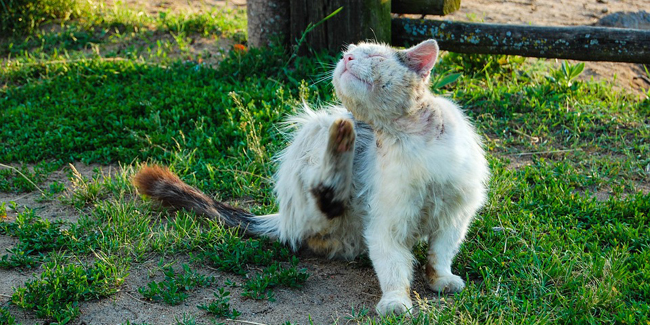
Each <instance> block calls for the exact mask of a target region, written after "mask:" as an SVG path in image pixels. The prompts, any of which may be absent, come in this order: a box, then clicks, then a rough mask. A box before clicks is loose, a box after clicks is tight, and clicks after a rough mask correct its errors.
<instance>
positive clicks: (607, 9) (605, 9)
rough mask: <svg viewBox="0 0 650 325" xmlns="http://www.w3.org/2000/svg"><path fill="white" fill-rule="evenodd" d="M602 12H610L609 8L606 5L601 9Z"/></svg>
mask: <svg viewBox="0 0 650 325" xmlns="http://www.w3.org/2000/svg"><path fill="white" fill-rule="evenodd" d="M601 12H602V13H604V14H606V13H608V12H609V8H607V7H605V8H603V9H602V10H601Z"/></svg>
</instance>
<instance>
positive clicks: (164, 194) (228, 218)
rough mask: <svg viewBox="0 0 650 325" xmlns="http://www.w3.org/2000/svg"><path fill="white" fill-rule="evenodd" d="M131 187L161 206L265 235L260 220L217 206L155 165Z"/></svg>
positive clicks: (202, 194)
mask: <svg viewBox="0 0 650 325" xmlns="http://www.w3.org/2000/svg"><path fill="white" fill-rule="evenodd" d="M133 184H134V185H135V187H136V188H137V189H138V191H139V192H140V194H144V195H146V196H148V197H150V198H152V199H154V200H156V201H158V202H160V203H161V204H162V205H163V206H165V207H168V208H172V209H181V208H182V209H186V210H189V211H193V212H195V213H197V214H201V215H204V216H206V217H208V218H217V219H219V220H221V221H222V222H223V223H224V225H226V226H228V227H240V229H242V230H244V231H246V232H247V233H248V234H252V235H260V234H262V233H265V232H266V231H263V230H262V229H260V227H259V226H260V225H259V221H260V219H258V218H255V215H253V214H252V213H250V212H248V211H246V210H243V209H240V208H235V207H233V206H230V205H228V204H225V203H222V202H219V201H217V200H215V199H213V198H211V197H209V196H207V195H205V194H204V193H203V192H201V191H199V190H198V189H196V188H193V187H191V186H189V185H187V184H185V182H183V181H182V180H181V179H180V178H178V176H176V175H175V174H174V173H172V172H171V171H170V170H169V169H167V168H165V167H161V166H157V165H151V166H144V167H142V169H140V171H139V172H138V173H137V174H136V175H135V176H134V177H133Z"/></svg>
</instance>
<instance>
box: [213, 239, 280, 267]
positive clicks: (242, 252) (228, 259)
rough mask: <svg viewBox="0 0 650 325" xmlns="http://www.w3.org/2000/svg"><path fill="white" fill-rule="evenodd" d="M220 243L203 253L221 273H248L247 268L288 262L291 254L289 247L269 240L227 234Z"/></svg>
mask: <svg viewBox="0 0 650 325" xmlns="http://www.w3.org/2000/svg"><path fill="white" fill-rule="evenodd" d="M219 241H220V242H218V243H214V244H210V245H209V246H208V247H206V250H205V252H204V253H203V258H204V260H207V261H210V262H212V264H213V265H214V266H215V267H216V268H217V269H219V270H220V271H225V272H230V273H234V274H237V275H245V274H247V273H248V270H247V266H248V265H255V266H267V265H270V264H271V263H272V262H273V261H275V260H280V261H286V260H288V259H289V257H290V254H289V250H288V249H287V247H285V246H282V245H281V244H279V243H277V242H271V241H269V240H268V239H265V238H261V239H248V240H244V239H242V238H241V237H239V236H237V235H236V234H233V233H231V232H225V233H224V234H223V237H222V238H219Z"/></svg>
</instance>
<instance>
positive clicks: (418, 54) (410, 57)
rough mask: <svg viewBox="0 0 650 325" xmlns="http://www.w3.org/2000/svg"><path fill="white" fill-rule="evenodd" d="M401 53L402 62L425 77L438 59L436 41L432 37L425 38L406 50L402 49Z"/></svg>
mask: <svg viewBox="0 0 650 325" xmlns="http://www.w3.org/2000/svg"><path fill="white" fill-rule="evenodd" d="M403 53H404V56H403V57H404V61H405V62H404V63H405V64H406V65H407V66H408V67H409V69H411V70H413V71H415V72H416V73H417V74H418V75H420V76H421V77H423V78H426V77H428V76H429V74H430V73H431V69H433V65H434V64H435V63H436V60H437V59H438V43H437V42H436V41H435V40H432V39H430V40H426V41H424V42H422V43H420V44H418V45H416V46H413V47H411V48H410V49H408V50H404V51H403Z"/></svg>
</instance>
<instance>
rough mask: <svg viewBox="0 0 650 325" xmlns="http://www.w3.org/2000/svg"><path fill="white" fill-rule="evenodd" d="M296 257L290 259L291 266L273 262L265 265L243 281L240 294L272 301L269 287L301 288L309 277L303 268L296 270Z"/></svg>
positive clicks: (272, 297) (271, 292)
mask: <svg viewBox="0 0 650 325" xmlns="http://www.w3.org/2000/svg"><path fill="white" fill-rule="evenodd" d="M297 266H298V259H297V258H296V257H293V258H292V259H291V266H290V267H289V268H285V267H284V266H283V265H282V264H281V263H278V262H276V263H273V264H271V265H270V266H268V267H266V268H265V269H264V270H263V271H262V272H261V273H260V274H256V275H255V276H253V277H252V278H251V279H250V280H248V281H246V283H244V285H243V287H244V292H243V293H242V296H244V297H249V298H252V299H268V300H271V301H274V300H275V299H274V296H273V291H272V290H271V289H273V288H275V287H278V286H283V287H288V288H302V285H303V284H304V283H305V281H307V278H309V273H307V272H306V271H305V270H298V269H297Z"/></svg>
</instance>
